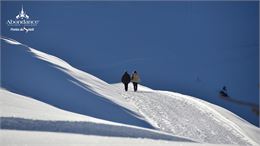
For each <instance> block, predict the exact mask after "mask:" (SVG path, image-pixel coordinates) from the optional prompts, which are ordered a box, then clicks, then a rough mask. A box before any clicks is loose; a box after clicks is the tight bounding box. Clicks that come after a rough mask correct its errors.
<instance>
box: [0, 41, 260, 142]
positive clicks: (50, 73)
mask: <svg viewBox="0 0 260 146" xmlns="http://www.w3.org/2000/svg"><path fill="white" fill-rule="evenodd" d="M1 40H3V41H2V55H3V61H2V64H3V68H2V70H3V73H2V83H3V84H2V85H3V87H4V88H6V89H7V90H10V91H13V92H15V93H19V94H22V95H26V96H30V97H32V98H35V99H37V100H40V101H43V102H45V103H48V104H51V105H53V106H56V107H59V108H61V109H63V110H67V111H70V112H75V113H79V114H83V115H86V116H88V117H94V118H98V119H103V120H106V121H112V122H116V123H122V124H128V125H135V126H138V127H143V128H152V129H153V128H156V129H157V130H161V131H164V132H168V133H169V134H173V135H176V136H181V137H186V138H188V139H191V140H194V141H198V142H201V143H214V144H238V145H259V144H260V142H259V139H260V137H259V135H260V130H259V128H257V127H255V126H253V125H251V124H250V123H248V122H246V121H244V120H243V119H241V118H239V117H238V116H236V115H234V114H233V113H231V112H229V111H227V110H225V109H223V108H221V107H218V106H216V105H212V104H210V103H207V102H205V101H202V100H199V99H197V98H194V97H190V96H186V95H181V94H177V93H173V92H168V91H156V90H152V89H149V88H147V87H141V88H140V90H139V91H138V92H132V90H131V91H129V92H124V91H123V87H122V84H115V85H110V84H108V83H106V82H104V81H102V80H100V79H98V78H96V77H95V76H92V75H90V74H88V73H86V72H83V71H81V70H78V69H76V68H74V67H72V66H70V65H69V64H68V63H66V62H65V61H63V60H61V59H59V58H57V57H55V56H52V55H49V54H46V53H43V52H40V51H38V50H36V49H33V48H30V47H27V46H26V45H23V44H21V43H19V42H17V41H14V40H11V39H7V38H1ZM14 106H16V105H14ZM33 109H34V108H32V109H31V110H33ZM14 111H15V110H14ZM5 113H6V112H3V113H1V114H3V115H1V117H2V118H1V120H2V121H4V122H6V123H11V125H12V126H10V127H8V125H9V124H7V125H6V126H7V127H6V129H12V127H15V126H14V125H16V124H15V122H14V121H19V122H21V123H23V124H22V125H18V126H16V127H15V128H13V129H20V130H23V129H22V128H23V125H27V126H26V127H27V130H34V129H35V127H34V126H31V127H30V126H29V125H31V124H30V123H40V125H45V127H56V126H58V127H59V126H60V127H62V129H63V128H64V124H65V125H66V124H71V125H74V124H75V123H59V122H46V121H44V120H42V119H40V120H39V119H37V118H36V120H34V117H23V116H22V117H18V118H17V117H15V118H13V117H10V115H4V114H5ZM37 113H38V112H37ZM37 113H35V116H37V115H38V114H37ZM39 115H41V114H39ZM40 117H41V116H40ZM69 119H70V118H69ZM66 121H69V120H68V119H66ZM76 125H77V124H76ZM78 126H79V125H77V126H76V127H74V128H76V129H77V128H79V127H78ZM20 127H21V128H20ZM41 127H42V126H39V127H37V126H36V129H37V130H39V131H40V130H42V129H40V128H41ZM87 127H88V126H87ZM97 127H99V126H97ZM74 128H73V129H68V130H69V131H74ZM47 129H52V128H47ZM54 129H55V128H54ZM65 129H66V128H65ZM97 129H98V128H97ZM101 129H102V128H101ZM79 131H80V130H79ZM86 131H88V130H87V129H86V130H83V131H82V132H83V133H84V132H86ZM94 131H95V130H94ZM119 131H120V130H119ZM3 133H5V132H3ZM7 133H8V132H7ZM100 133H103V132H100ZM105 133H106V132H105ZM87 134H88V133H87ZM133 135H138V133H135V134H133ZM106 136H107V135H106ZM117 136H120V137H124V136H122V134H121V133H120V135H117ZM126 137H131V136H129V135H127V136H126ZM133 137H142V136H140V135H138V136H133ZM148 138H149V137H148ZM175 138H176V137H175ZM153 139H156V138H153ZM187 141H188V140H187Z"/></svg>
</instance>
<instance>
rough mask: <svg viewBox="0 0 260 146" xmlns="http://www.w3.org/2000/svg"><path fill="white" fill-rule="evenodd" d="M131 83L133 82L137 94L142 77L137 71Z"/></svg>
mask: <svg viewBox="0 0 260 146" xmlns="http://www.w3.org/2000/svg"><path fill="white" fill-rule="evenodd" d="M131 81H132V82H133V85H134V91H135V92H136V91H137V86H138V83H139V82H140V77H139V75H138V74H137V71H134V73H133V74H132V77H131Z"/></svg>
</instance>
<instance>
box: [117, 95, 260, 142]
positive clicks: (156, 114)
mask: <svg viewBox="0 0 260 146" xmlns="http://www.w3.org/2000/svg"><path fill="white" fill-rule="evenodd" d="M121 95H122V96H124V97H125V98H126V100H128V101H129V102H131V103H133V104H134V105H135V106H136V107H137V108H138V109H139V112H140V113H141V114H142V115H143V116H144V117H145V118H146V119H147V120H148V121H149V122H150V123H151V124H152V125H153V126H154V127H156V128H158V129H159V130H162V131H164V132H168V133H171V134H174V135H177V136H182V137H184V136H185V137H187V138H190V139H193V140H195V141H199V142H202V143H203V142H206V143H217V144H223V143H225V144H239V145H257V144H255V143H254V142H253V141H251V140H250V139H249V138H248V137H247V136H245V135H243V134H242V133H241V132H240V131H239V129H237V128H234V127H232V126H230V124H232V123H230V122H227V121H225V120H226V119H225V118H222V117H219V116H218V117H215V116H216V115H217V114H213V113H212V112H211V111H209V110H210V108H209V107H206V108H205V107H204V108H203V105H202V104H203V103H200V104H198V103H194V102H196V101H193V100H191V99H189V100H188V99H185V98H182V97H180V96H173V95H170V94H167V93H164V92H160V91H157V92H152V91H149V92H148V91H138V92H131V91H130V92H127V93H121ZM205 106H206V105H205ZM184 111H185V113H184ZM198 117H199V118H198ZM209 121H210V122H209ZM206 133H207V135H206ZM220 135H221V136H220Z"/></svg>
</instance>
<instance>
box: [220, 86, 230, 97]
mask: <svg viewBox="0 0 260 146" xmlns="http://www.w3.org/2000/svg"><path fill="white" fill-rule="evenodd" d="M219 94H220V96H221V97H224V98H228V97H229V96H228V93H227V88H226V86H223V88H222V90H221V91H219Z"/></svg>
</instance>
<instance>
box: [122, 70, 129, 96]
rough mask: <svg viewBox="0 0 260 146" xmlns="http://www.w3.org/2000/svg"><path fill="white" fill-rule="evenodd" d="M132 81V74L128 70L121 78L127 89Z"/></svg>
mask: <svg viewBox="0 0 260 146" xmlns="http://www.w3.org/2000/svg"><path fill="white" fill-rule="evenodd" d="M130 81H131V78H130V75H129V74H128V73H127V71H126V72H125V73H124V75H123V76H122V78H121V82H122V83H123V84H124V85H125V91H127V90H128V84H129V83H130Z"/></svg>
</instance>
